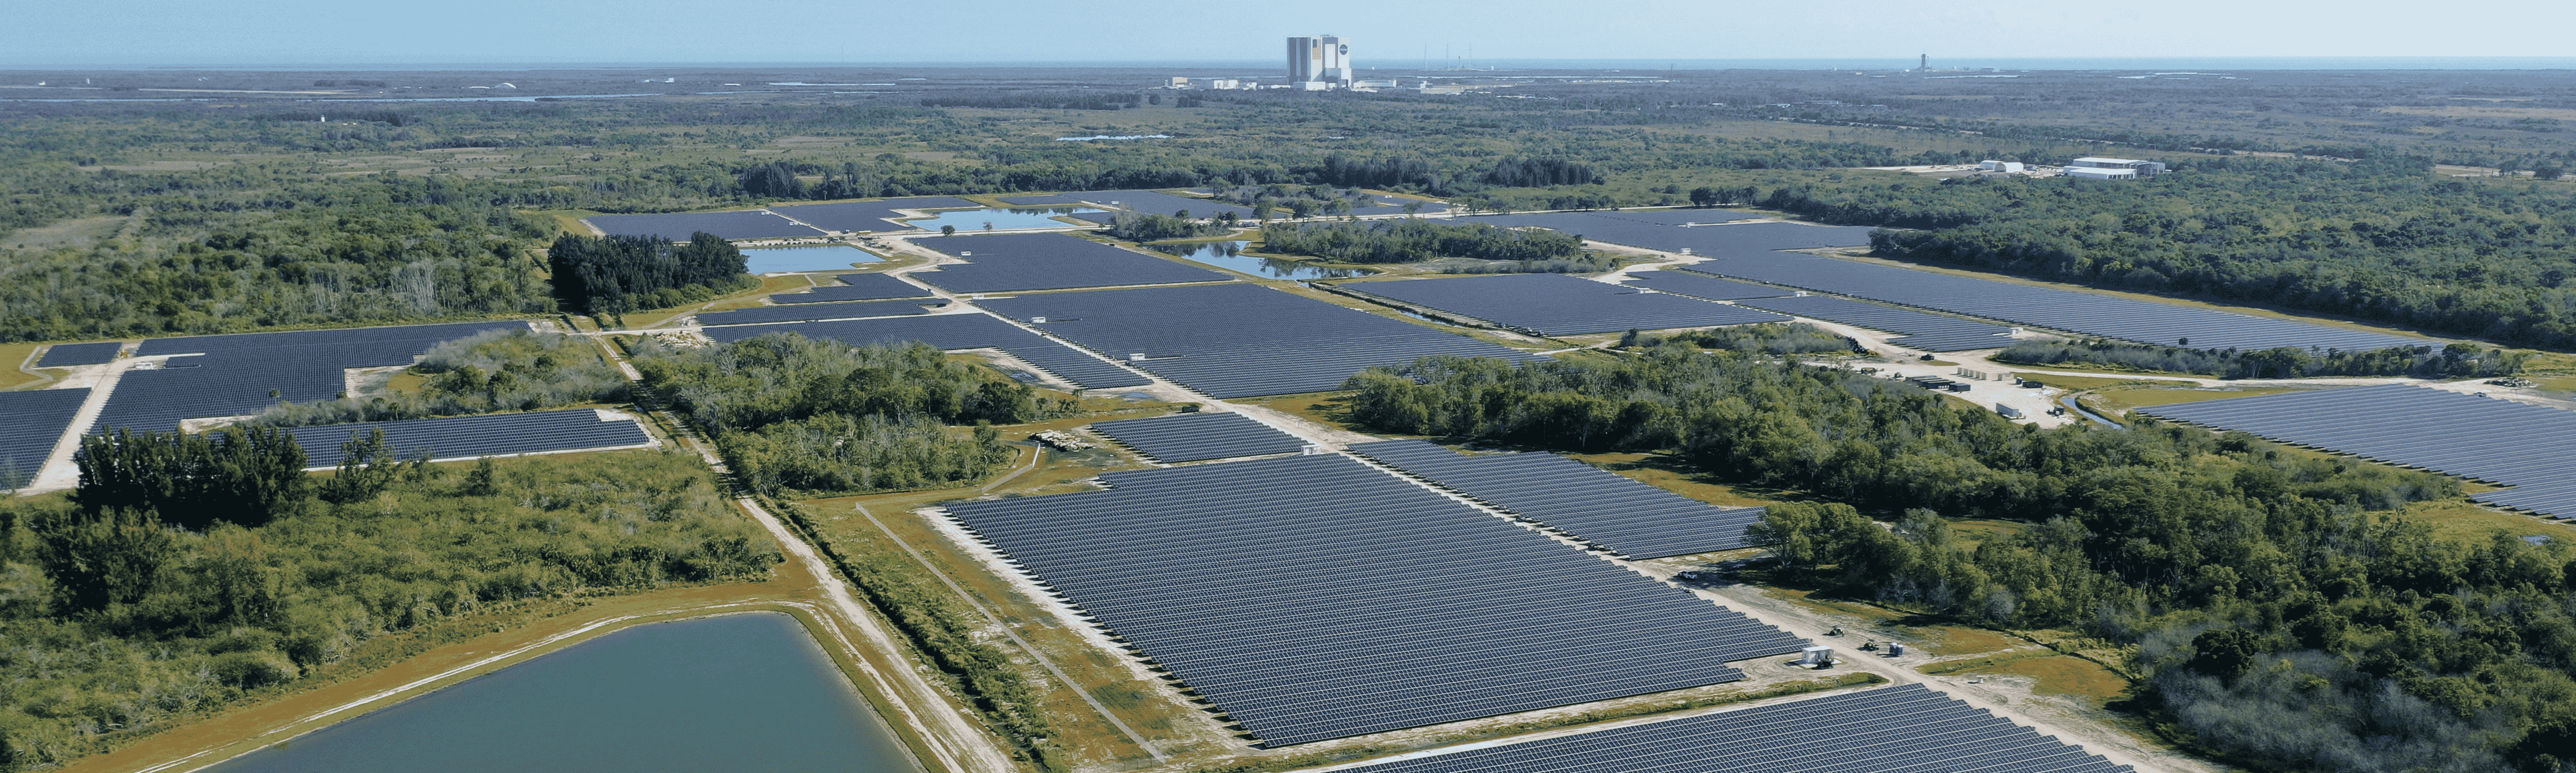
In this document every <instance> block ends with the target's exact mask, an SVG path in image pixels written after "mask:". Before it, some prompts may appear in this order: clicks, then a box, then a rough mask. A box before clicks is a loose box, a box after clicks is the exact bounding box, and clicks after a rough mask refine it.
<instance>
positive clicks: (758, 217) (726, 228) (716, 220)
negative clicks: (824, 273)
mask: <svg viewBox="0 0 2576 773" xmlns="http://www.w3.org/2000/svg"><path fill="white" fill-rule="evenodd" d="M582 222H585V223H589V224H590V225H591V226H592V227H594V228H598V229H599V230H600V231H601V232H603V233H606V234H608V235H610V236H651V237H658V238H661V239H665V240H668V241H675V242H678V241H687V240H688V239H689V238H690V237H691V235H693V234H696V233H698V232H700V231H704V232H706V233H710V234H714V235H716V236H718V237H722V238H725V239H777V238H789V237H800V236H822V235H823V232H821V231H817V230H814V229H812V228H808V227H805V226H802V225H797V224H796V223H795V222H794V221H791V220H788V219H787V218H783V217H779V216H777V215H775V214H771V213H770V212H769V211H768V210H765V209H752V210H743V211H739V212H683V213H674V214H667V215H597V216H593V217H586V218H582Z"/></svg>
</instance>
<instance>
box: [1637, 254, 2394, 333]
mask: <svg viewBox="0 0 2576 773" xmlns="http://www.w3.org/2000/svg"><path fill="white" fill-rule="evenodd" d="M1691 230H1707V229H1691ZM1681 270H1684V271H1695V272H1700V273H1706V274H1714V275H1719V276H1733V277H1742V278H1745V279H1751V280H1754V281H1757V282H1769V283H1772V284H1777V285H1785V286H1789V287H1797V288H1802V289H1808V290H1818V291H1822V292H1829V293H1835V294H1839V295H1851V296H1858V297H1862V298H1869V299H1872V300H1880V301H1887V302H1889V303H1898V304H1904V305H1907V306H1919V307H1922V308H1927V309H1935V310H1939V311H1947V312H1952V313H1956V314H1973V315H1976V316H1980V317H1985V318H1988V319H1999V320H2005V321H2008V322H2015V323H2019V324H2024V325H2035V326H2039V327H2049V328H2056V329H2058V330H2067V331H2073V332H2076V333H2082V334H2085V335H2093V336H2101V337H2104V338H2117V339H2122V340H2127V341H2135V342H2139V343H2144V344H2153V345H2157V346H2176V345H2186V344H2183V343H2182V342H2183V341H2186V340H2188V341H2190V343H2189V344H2187V345H2188V346H2190V347H2192V348H2195V349H2242V350H2247V351H2252V350H2258V349H2272V348H2277V347H2284V346H2287V347H2295V348H2301V349H2311V348H2312V349H2317V350H2326V349H2340V350H2343V351H2367V350H2372V349H2386V348H2389V347H2393V346H2421V345H2425V344H2427V343H2429V342H2427V341H2423V340H2420V339H2413V338H2404V337H2399V336H2392V335H2385V334H2381V333H2372V332H2367V331H2360V330H2346V329H2342V328H2333V327H2326V326H2324V325H2315V324H2309V323H2305V322H2292V321H2289V320H2285V319H2274V318H2271V317H2257V316H2253V315H2250V314H2237V313H2233V312H2225V311H2217V310H2214V309H2202V308H2194V307H2189V306H2175V305H2171V304H2163V303H2154V302H2150V301H2140V300H2132V299H2128V298H2120V297H2116V296H2109V295H2097V294H2094V293H2079V292H2074V291H2071V290H2058V289H2054V288H2047V287H2035V286H2031V285H2019V284H2009V283H2005V282H1996V281H1992V280H1986V279H1977V278H1974V277H1964V276H1956V275H1952V274H1936V273H1932V272H1929V271H1916V270H1913V269H1909V268H1898V267H1895V266H1885V265H1878V264H1872V263H1862V262H1859V261H1852V260H1840V259H1835V258H1825V257H1818V256H1813V255H1799V254H1790V253H1753V254H1735V253H1730V254H1727V255H1726V256H1724V257H1723V258H1722V259H1719V260H1711V261H1706V262H1702V263H1694V264H1691V265H1688V266H1683V267H1682V268H1681Z"/></svg>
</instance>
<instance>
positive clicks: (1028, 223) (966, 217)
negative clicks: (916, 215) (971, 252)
mask: <svg viewBox="0 0 2576 773" xmlns="http://www.w3.org/2000/svg"><path fill="white" fill-rule="evenodd" d="M1103 211H1106V210H1100V209H1093V208H1091V207H1013V208H1010V209H961V210H956V211H953V212H940V213H936V214H935V215H934V216H932V217H926V218H922V219H920V220H906V221H904V222H903V224H904V225H907V226H911V227H914V228H919V229H922V230H926V231H936V230H939V227H940V226H943V225H953V226H956V227H957V230H960V231H981V230H984V226H985V225H987V224H990V225H991V226H993V228H994V230H1005V231H1006V230H1010V229H1014V228H1070V227H1073V226H1077V225H1079V226H1083V227H1095V224H1093V223H1083V222H1072V223H1068V222H1065V221H1062V220H1057V219H1056V217H1058V216H1061V215H1078V214H1082V213H1085V212H1103Z"/></svg>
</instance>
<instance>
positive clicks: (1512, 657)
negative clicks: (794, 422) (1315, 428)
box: [948, 454, 1805, 747]
mask: <svg viewBox="0 0 2576 773" xmlns="http://www.w3.org/2000/svg"><path fill="white" fill-rule="evenodd" d="M1101 480H1102V481H1104V482H1106V483H1107V484H1109V485H1110V486H1111V487H1112V488H1111V489H1110V490H1107V491H1095V492H1085V493H1078V494H1061V495H1055V496H1039V497H1021V498H1016V499H1002V500H991V501H979V502H962V503H954V504H950V505H949V506H948V510H949V512H950V513H952V514H954V515H955V516H956V517H957V518H958V519H959V520H960V521H961V522H963V523H964V524H965V525H966V526H967V527H968V528H970V529H972V530H973V531H974V533H976V534H977V535H979V536H980V537H981V538H983V539H986V540H989V541H991V542H992V543H993V545H994V546H995V547H996V548H997V549H998V550H1000V551H1001V552H1003V553H1005V554H1007V555H1009V556H1010V557H1011V559H1012V560H1014V561H1017V562H1019V563H1020V564H1021V565H1022V566H1024V567H1026V568H1027V569H1028V570H1029V571H1030V572H1031V573H1032V574H1034V575H1036V576H1037V577H1039V578H1041V579H1042V580H1044V581H1045V582H1046V583H1048V584H1050V585H1052V586H1053V587H1054V589H1055V590H1056V591H1058V592H1061V593H1063V594H1064V595H1065V596H1067V597H1068V598H1069V599H1070V600H1071V601H1072V603H1074V604H1075V605H1077V606H1079V607H1081V609H1082V610H1083V611H1084V612H1085V613H1087V614H1089V615H1091V616H1093V617H1095V618H1097V619H1098V620H1099V621H1100V623H1101V624H1102V625H1103V626H1105V627H1107V628H1108V629H1110V631H1111V632H1112V633H1113V634H1114V635H1116V636H1118V637H1120V638H1123V639H1125V640H1126V641H1127V642H1128V643H1129V644H1131V645H1133V646H1135V647H1136V648H1137V649H1138V650H1139V651H1141V652H1142V654H1143V656H1144V657H1146V658H1148V659H1150V660H1152V661H1154V662H1156V663H1158V664H1160V665H1161V666H1163V667H1164V668H1166V669H1169V670H1170V671H1171V672H1172V673H1173V674H1174V675H1176V676H1177V677H1178V678H1179V679H1180V680H1181V681H1183V682H1185V683H1187V684H1188V685H1189V687H1190V688H1192V689H1194V690H1196V691H1197V692H1198V693H1199V694H1200V695H1204V696H1206V697H1207V698H1208V699H1209V700H1210V701H1212V702H1213V703H1215V704H1216V706H1217V707H1218V708H1220V709H1222V710H1223V711H1224V712H1225V713H1226V714H1227V715H1228V716H1230V717H1232V718H1233V719H1234V720H1235V721H1237V722H1240V723H1242V725H1243V727H1244V728H1245V729H1246V730H1249V731H1251V733H1252V734H1253V735H1254V736H1257V737H1259V738H1261V739H1262V742H1263V745H1265V746H1274V747H1275V746H1284V745H1288V744H1297V743H1305V742H1308V741H1318V740H1324V739H1328V738H1340V737H1345V736H1353V735H1361V734H1365V733H1373V732H1379V731H1385V730H1393V729H1398V728H1405V727H1415V726H1420V725H1428V724H1435V723H1440V722H1449V721H1455V720H1462V719H1471V718H1476V717H1485V716H1493V715H1496V714H1505V713H1511V712H1516V711H1527V710H1531V709H1539V708H1546V707H1550V706H1563V705H1569V704H1575V703H1584V702H1588V701H1595V700H1604V699H1609V698H1617V697H1624V696H1629V695H1639V694H1643V693H1650V692H1659V691H1663V690H1673V689H1680V688H1685V687H1694V686H1699V685H1706V684H1715V683H1719V682H1726V681H1732V680H1735V679H1740V678H1743V673H1742V672H1740V671H1737V670H1736V669H1735V668H1733V667H1730V666H1728V665H1726V662H1727V661H1732V660H1743V659H1747V658H1753V657H1760V656H1764V655H1772V654H1778V653H1781V652H1790V651H1795V650H1796V649H1797V648H1798V647H1799V646H1800V645H1802V644H1803V643H1804V642H1805V640H1803V639H1798V638H1796V637H1792V636H1788V635H1787V634H1784V633H1782V632H1781V631H1780V630H1779V629H1776V628H1772V627H1770V626H1767V625H1764V624H1762V623H1760V622H1757V621H1754V620H1752V619H1750V618H1747V617H1745V616H1743V615H1741V614H1738V613H1736V612H1733V611H1731V610H1727V609H1725V608H1723V607H1719V606H1716V605H1713V604H1710V603H1708V602H1706V601H1703V600H1701V599H1699V598H1698V597H1696V596H1693V595H1691V594H1690V593H1689V592H1686V591H1683V590H1680V589H1678V588H1674V587H1671V586H1668V585H1664V584H1662V583H1658V582H1655V581H1653V580H1650V579H1647V578H1645V577H1644V576H1642V575H1638V574H1636V573H1634V572H1631V571H1628V570H1627V569H1624V568H1621V567H1620V566H1618V565H1616V564H1612V563H1609V562H1605V561H1601V560H1598V559H1595V558H1593V557H1591V556H1589V555H1587V554H1585V553H1583V552H1582V551H1580V550H1576V549H1573V548H1571V547H1568V546H1566V545H1564V544H1563V543H1559V542H1556V541H1554V540H1552V539H1549V538H1547V537H1546V536H1545V535H1542V534H1539V533H1537V532H1534V531H1531V530H1529V529H1526V528H1522V527H1520V526H1517V525H1514V524H1512V523H1510V522H1508V521H1504V520H1501V519H1497V518H1493V517H1491V516H1488V515H1485V514H1483V513H1480V512H1477V511H1476V510H1474V509H1472V508H1469V507H1467V506H1465V505H1461V504H1459V503H1457V502H1456V501H1454V500H1451V499H1449V498H1447V497H1443V496H1441V495H1439V494H1437V493H1435V492H1433V491H1431V490H1429V489H1426V488H1423V487H1421V486H1417V485H1414V484H1411V483H1407V482H1405V481H1403V480H1402V479H1399V478H1396V477H1394V476H1390V475H1386V474H1384V473H1381V472H1378V471H1376V470H1373V469H1370V468H1369V467H1367V466H1365V465H1362V464H1360V463H1359V462H1357V461H1354V460H1352V459H1350V458H1349V457H1345V456H1341V455H1338V454H1325V455H1313V456H1291V457H1284V458H1279V459H1265V460H1257V461H1248V462H1232V463H1226V464H1209V465H1195V466H1188V467H1168V468H1161V469H1152V470H1137V471H1128V472H1114V473H1107V474H1104V475H1102V476H1101Z"/></svg>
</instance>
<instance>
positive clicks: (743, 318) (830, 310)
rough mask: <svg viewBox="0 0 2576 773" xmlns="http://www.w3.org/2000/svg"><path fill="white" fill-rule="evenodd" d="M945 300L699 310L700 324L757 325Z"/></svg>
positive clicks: (880, 313)
mask: <svg viewBox="0 0 2576 773" xmlns="http://www.w3.org/2000/svg"><path fill="white" fill-rule="evenodd" d="M933 303H938V304H945V303H947V301H943V300H940V299H937V298H898V299H895V300H888V301H843V302H841V303H791V304H786V305H782V306H751V307H746V308H740V309H735V310H733V311H709V312H700V313H699V314H698V315H697V317H698V324H700V325H710V326H712V325H758V324H765V323H770V322H798V321H803V320H809V319H848V318H851V317H891V316H895V315H899V314H927V313H929V311H928V310H927V309H926V308H924V306H925V305H926V304H933Z"/></svg>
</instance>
